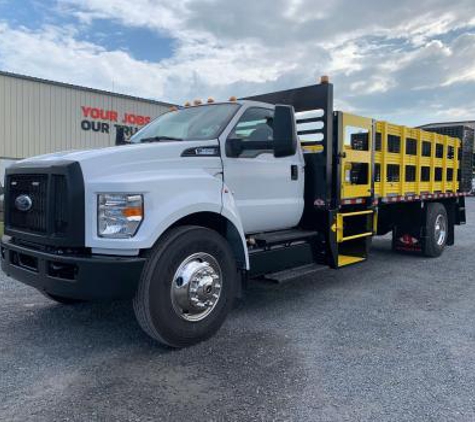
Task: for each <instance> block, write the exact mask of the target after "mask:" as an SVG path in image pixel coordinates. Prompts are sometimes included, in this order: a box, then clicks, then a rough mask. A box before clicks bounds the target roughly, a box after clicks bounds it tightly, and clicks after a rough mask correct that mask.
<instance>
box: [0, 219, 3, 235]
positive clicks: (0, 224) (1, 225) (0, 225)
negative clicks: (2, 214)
mask: <svg viewBox="0 0 475 422" xmlns="http://www.w3.org/2000/svg"><path fill="white" fill-rule="evenodd" d="M2 235H3V221H0V237H2Z"/></svg>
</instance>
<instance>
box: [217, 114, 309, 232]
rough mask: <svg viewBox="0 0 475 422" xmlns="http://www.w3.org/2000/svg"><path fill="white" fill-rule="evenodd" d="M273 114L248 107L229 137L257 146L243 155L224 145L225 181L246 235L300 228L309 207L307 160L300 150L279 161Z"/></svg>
mask: <svg viewBox="0 0 475 422" xmlns="http://www.w3.org/2000/svg"><path fill="white" fill-rule="evenodd" d="M273 117H274V110H273V109H272V108H264V107H257V106H256V107H249V108H247V109H246V110H245V111H244V113H243V114H242V115H241V117H240V118H239V120H238V121H237V123H236V125H235V126H234V127H233V129H232V130H231V132H230V133H229V135H228V136H227V139H226V141H225V142H226V144H228V146H229V143H230V140H232V139H241V140H242V141H243V142H246V143H254V145H255V148H253V147H251V148H249V145H247V146H246V148H245V150H243V151H242V152H241V153H240V154H239V155H238V156H232V155H233V154H230V153H229V151H228V148H227V147H226V146H225V148H223V149H224V152H223V154H222V156H223V164H224V182H225V184H226V185H227V186H228V187H229V189H230V190H231V192H232V194H233V197H234V200H235V202H236V205H237V208H238V210H239V214H240V217H241V221H242V223H243V227H244V232H245V233H258V232H265V231H273V230H281V229H287V228H291V227H295V226H297V224H298V223H299V221H300V218H301V217H302V213H303V208H304V198H303V192H304V161H303V156H302V152H301V149H300V148H298V150H297V153H296V154H295V155H294V156H291V157H282V158H276V157H274V154H273V150H272V140H273V128H272V124H273Z"/></svg>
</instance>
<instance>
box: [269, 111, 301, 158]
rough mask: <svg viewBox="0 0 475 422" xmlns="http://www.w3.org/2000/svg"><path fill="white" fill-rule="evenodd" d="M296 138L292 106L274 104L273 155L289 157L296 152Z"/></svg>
mask: <svg viewBox="0 0 475 422" xmlns="http://www.w3.org/2000/svg"><path fill="white" fill-rule="evenodd" d="M297 145H298V138H297V128H296V125H295V115H294V108H293V107H292V106H288V105H280V104H279V105H276V106H275V112H274V156H275V157H289V156H291V155H294V154H295V153H296V152H297Z"/></svg>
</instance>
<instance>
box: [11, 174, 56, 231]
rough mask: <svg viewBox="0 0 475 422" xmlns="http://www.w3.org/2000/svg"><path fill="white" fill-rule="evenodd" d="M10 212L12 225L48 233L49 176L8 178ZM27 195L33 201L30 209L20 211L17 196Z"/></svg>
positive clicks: (28, 175) (24, 175) (23, 175)
mask: <svg viewBox="0 0 475 422" xmlns="http://www.w3.org/2000/svg"><path fill="white" fill-rule="evenodd" d="M7 183H8V185H7V186H8V189H9V197H10V198H11V201H9V205H8V212H9V222H10V226H11V227H14V228H18V229H22V230H27V231H31V232H34V233H46V231H47V227H48V221H47V219H48V214H47V195H48V177H47V175H44V174H21V175H12V176H10V177H9V178H8V181H7ZM21 195H27V196H28V197H29V198H30V199H31V202H32V207H31V209H30V210H28V211H20V210H19V209H18V208H17V207H16V204H15V200H16V198H18V197H19V196H21Z"/></svg>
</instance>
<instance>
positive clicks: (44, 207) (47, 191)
mask: <svg viewBox="0 0 475 422" xmlns="http://www.w3.org/2000/svg"><path fill="white" fill-rule="evenodd" d="M5 182H6V183H5V234H6V235H7V236H11V237H12V238H13V239H15V241H17V242H19V241H21V242H30V243H32V244H35V245H40V246H41V245H43V246H53V247H57V248H65V247H67V248H82V247H84V239H85V235H84V226H85V216H84V214H85V205H84V178H83V175H82V171H81V166H80V165H79V163H77V162H71V161H64V162H55V163H54V164H53V165H49V166H45V167H40V166H32V167H26V166H24V167H20V166H18V167H17V166H12V167H9V168H8V169H7V171H6V179H5ZM22 195H27V196H28V198H20V199H19V200H18V198H19V197H20V196H22ZM15 201H17V203H16V204H15ZM25 204H26V206H25ZM28 205H29V206H30V208H29V209H28ZM19 208H23V210H21V209H19Z"/></svg>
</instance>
